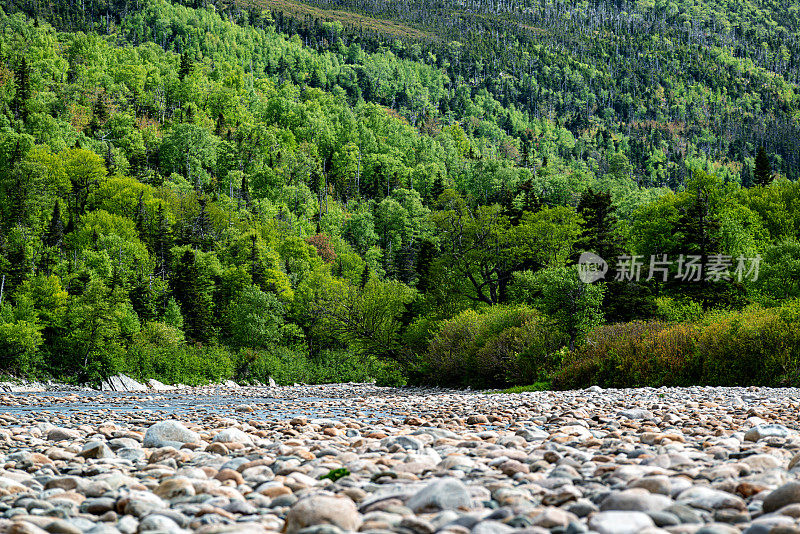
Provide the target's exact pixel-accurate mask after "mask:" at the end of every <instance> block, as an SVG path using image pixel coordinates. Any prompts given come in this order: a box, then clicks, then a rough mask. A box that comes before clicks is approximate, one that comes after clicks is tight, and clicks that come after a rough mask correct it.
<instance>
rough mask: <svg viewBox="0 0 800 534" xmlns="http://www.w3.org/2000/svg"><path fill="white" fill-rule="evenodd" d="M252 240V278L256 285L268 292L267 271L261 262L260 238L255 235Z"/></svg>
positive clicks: (251, 237)
mask: <svg viewBox="0 0 800 534" xmlns="http://www.w3.org/2000/svg"><path fill="white" fill-rule="evenodd" d="M250 239H251V241H252V245H251V248H250V277H251V278H252V280H253V284H254V285H256V286H258V287H259V288H261V289H262V290H264V291H266V283H267V269H266V266H265V265H264V262H263V261H262V260H261V254H259V252H258V236H257V235H256V234H253V235H252V236H250Z"/></svg>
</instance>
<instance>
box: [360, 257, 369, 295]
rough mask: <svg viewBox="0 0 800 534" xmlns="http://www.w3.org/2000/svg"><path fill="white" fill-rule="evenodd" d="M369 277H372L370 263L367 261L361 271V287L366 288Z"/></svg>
mask: <svg viewBox="0 0 800 534" xmlns="http://www.w3.org/2000/svg"><path fill="white" fill-rule="evenodd" d="M369 278H370V269H369V264H368V263H365V264H364V270H363V271H361V286H360V287H361V289H364V288H365V287H367V282H369Z"/></svg>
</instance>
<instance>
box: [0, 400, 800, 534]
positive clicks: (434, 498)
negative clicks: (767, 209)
mask: <svg viewBox="0 0 800 534" xmlns="http://www.w3.org/2000/svg"><path fill="white" fill-rule="evenodd" d="M799 412H800V390H797V389H779V390H775V389H763V388H741V389H737V388H688V389H637V390H601V389H599V388H591V389H589V390H582V391H573V392H542V393H523V394H515V395H486V394H483V393H476V392H453V391H444V390H418V389H382V388H377V387H374V386H368V385H354V384H349V385H339V386H323V387H312V386H301V387H290V388H238V389H232V388H206V389H191V390H182V391H181V392H177V393H175V392H171V393H169V394H167V395H155V394H149V393H146V392H145V393H135V394H113V393H104V394H100V393H98V392H90V391H83V392H65V393H62V394H56V393H51V394H30V393H25V394H23V393H19V394H11V393H6V394H0V420H2V422H3V425H2V428H0V460H2V462H0V533H5V532H9V533H14V534H41V533H43V532H50V533H53V534H79V533H92V534H105V533H109V534H117V533H123V534H133V533H145V532H146V533H157V532H158V533H170V534H171V533H176V534H179V533H183V532H201V533H207V534H211V533H225V532H231V533H234V532H236V533H243V534H250V533H253V534H255V533H269V532H286V533H289V534H297V533H302V534H337V533H340V532H350V531H359V532H371V533H374V534H379V533H399V534H432V533H434V532H441V533H447V534H469V533H472V534H493V533H499V534H503V533H506V532H525V533H545V532H560V533H569V534H571V533H581V532H598V533H602V534H611V533H614V534H623V533H637V532H651V533H654V532H673V533H698V534H714V533H719V534H725V533H729V532H730V533H734V532H746V533H749V534H761V533H800V480H798V474H800V454H798V453H800V424H798V413H799Z"/></svg>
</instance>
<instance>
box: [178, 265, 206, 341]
mask: <svg viewBox="0 0 800 534" xmlns="http://www.w3.org/2000/svg"><path fill="white" fill-rule="evenodd" d="M172 282H173V287H172V291H173V294H174V295H175V299H176V300H177V301H178V303H179V304H180V306H181V313H182V315H183V321H184V325H185V331H186V334H187V335H188V336H189V337H190V338H191V339H192V340H194V341H198V342H201V343H208V342H210V341H212V340H213V339H214V302H213V295H212V289H213V284H212V282H211V280H210V278H209V277H208V274H207V273H206V271H205V269H203V268H202V267H201V266H200V265H199V263H198V262H197V257H196V255H195V252H194V251H193V250H187V251H186V252H184V253H183V256H181V258H180V260H178V264H177V265H176V268H175V275H174V277H173V280H172Z"/></svg>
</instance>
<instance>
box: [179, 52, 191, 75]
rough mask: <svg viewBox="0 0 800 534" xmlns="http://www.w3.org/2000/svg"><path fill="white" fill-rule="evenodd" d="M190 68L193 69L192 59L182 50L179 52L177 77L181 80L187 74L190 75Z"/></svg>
mask: <svg viewBox="0 0 800 534" xmlns="http://www.w3.org/2000/svg"><path fill="white" fill-rule="evenodd" d="M192 70H194V65H193V64H192V60H191V59H190V58H189V54H188V53H187V52H184V53H183V54H181V65H180V67H179V68H178V79H179V80H180V81H183V80H184V79H185V78H186V77H187V76H191V74H192Z"/></svg>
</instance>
